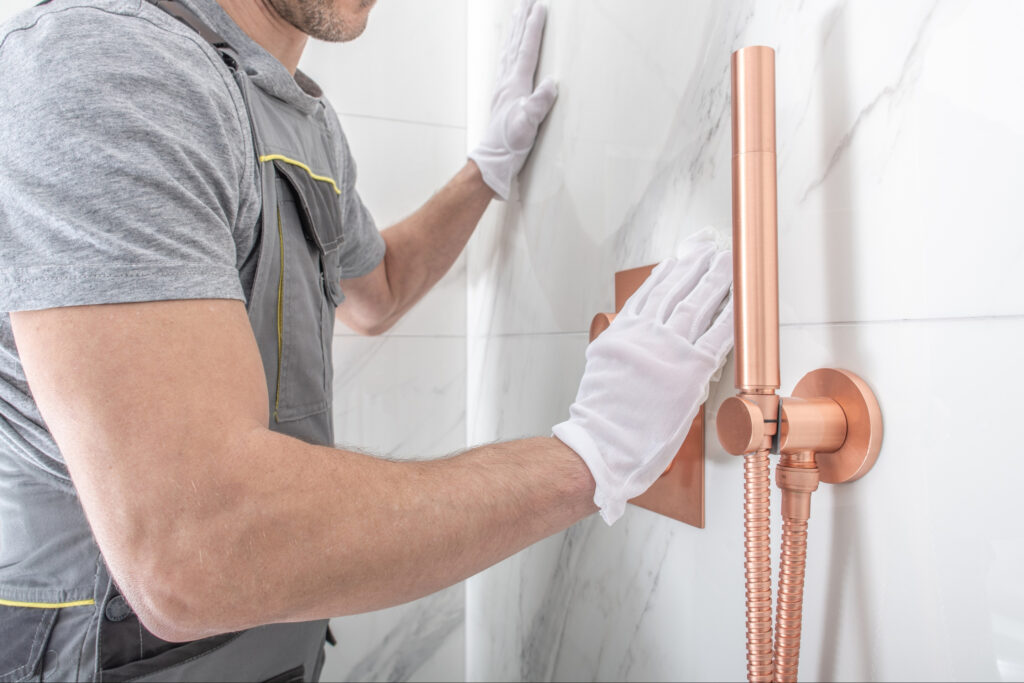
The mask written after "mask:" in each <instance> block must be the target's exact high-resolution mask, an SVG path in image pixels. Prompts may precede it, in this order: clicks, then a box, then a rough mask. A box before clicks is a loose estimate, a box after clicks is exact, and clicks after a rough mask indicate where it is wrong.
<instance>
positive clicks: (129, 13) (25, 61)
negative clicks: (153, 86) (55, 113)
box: [0, 0, 225, 84]
mask: <svg viewBox="0 0 1024 683" xmlns="http://www.w3.org/2000/svg"><path fill="white" fill-rule="evenodd" d="M146 69H152V70H153V71H154V72H156V71H159V70H165V71H166V70H170V71H171V72H172V73H174V74H176V75H182V74H184V75H185V76H186V77H189V76H191V77H195V78H197V79H201V80H210V79H211V78H212V79H214V80H224V73H225V71H224V67H223V64H221V63H220V59H219V57H218V55H217V53H216V51H215V50H214V49H213V48H212V47H211V46H210V45H208V44H207V43H206V42H205V41H204V40H203V39H202V38H201V37H200V36H199V35H198V34H196V33H195V32H194V31H193V30H192V29H190V28H188V27H187V26H185V25H183V24H182V23H180V22H179V21H177V20H176V19H174V18H173V17H171V16H170V15H168V14H167V13H165V12H163V11H161V10H159V9H158V8H156V7H155V6H153V5H152V4H151V3H149V2H147V1H146V0H53V1H52V2H49V3H46V4H44V5H37V6H34V7H31V8H29V9H27V10H25V11H24V12H21V13H20V14H17V15H15V16H14V17H12V18H11V19H9V20H8V21H7V22H5V23H3V24H0V72H2V73H4V75H5V77H13V78H17V76H18V74H19V73H24V74H25V75H28V74H31V75H32V76H33V77H34V78H36V79H39V78H42V79H43V83H44V84H45V83H48V82H49V81H50V80H51V79H60V80H65V79H67V78H69V77H74V75H75V74H83V75H86V74H88V75H90V76H94V75H96V74H97V71H98V70H99V71H100V72H102V71H104V70H113V71H123V73H122V74H121V75H122V76H127V77H130V76H131V75H132V74H133V73H138V72H139V71H142V70H146ZM217 72H221V73H220V74H219V77H218V73H217Z"/></svg>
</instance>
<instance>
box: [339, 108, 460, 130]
mask: <svg viewBox="0 0 1024 683" xmlns="http://www.w3.org/2000/svg"><path fill="white" fill-rule="evenodd" d="M338 116H339V117H344V116H347V117H349V118H353V119H363V120H368V121H387V122H389V123H404V124H408V125H410V126H429V127H431V128H446V129H450V130H461V131H463V132H465V131H466V126H465V125H455V124H452V123H435V122H432V121H415V120H413V119H400V118H395V117H392V116H374V115H372V114H352V113H349V112H342V111H339V112H338Z"/></svg>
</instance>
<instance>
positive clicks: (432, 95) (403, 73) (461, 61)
mask: <svg viewBox="0 0 1024 683" xmlns="http://www.w3.org/2000/svg"><path fill="white" fill-rule="evenodd" d="M300 68H301V69H302V70H303V71H305V72H306V73H308V74H309V75H310V76H311V77H312V78H313V79H314V80H316V81H317V83H319V84H320V85H321V87H323V89H324V92H325V93H326V94H327V96H328V97H329V98H330V100H331V102H332V103H333V104H334V107H335V109H337V110H338V111H339V112H341V113H344V114H359V115H363V116H378V117H383V118H390V119H400V120H403V121H417V122H421V123H432V124H439V125H446V126H459V127H461V126H464V125H465V121H466V0H388V1H387V2H381V3H378V4H377V5H376V6H375V7H374V8H373V9H372V10H371V11H370V17H369V21H368V23H367V27H366V31H365V32H364V33H363V35H362V36H360V37H359V38H356V39H355V40H353V41H351V42H348V43H344V44H340V45H332V44H326V43H321V42H318V41H310V42H309V44H308V45H307V47H306V51H305V53H304V55H303V58H302V62H301V63H300Z"/></svg>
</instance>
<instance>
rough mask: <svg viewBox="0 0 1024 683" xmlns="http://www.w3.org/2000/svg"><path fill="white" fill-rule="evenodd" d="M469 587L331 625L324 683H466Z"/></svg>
mask: <svg viewBox="0 0 1024 683" xmlns="http://www.w3.org/2000/svg"><path fill="white" fill-rule="evenodd" d="M464 593H465V587H464V585H463V584H461V583H459V584H456V585H455V586H452V587H450V588H447V589H445V590H443V591H440V592H438V593H435V594H433V595H430V596H427V597H425V598H422V599H420V600H416V601H414V602H410V603H407V604H405V605H399V606H397V607H391V608H389V609H384V610H378V611H376V612H370V613H367V614H359V615H354V616H349V617H340V618H336V619H332V620H331V631H332V632H333V633H334V636H335V638H337V640H338V645H337V646H335V647H327V649H326V652H327V658H326V659H325V661H324V670H323V674H322V675H321V677H320V679H321V680H323V681H463V680H465V663H464V662H465V638H464V635H465V628H464V612H463V609H464V605H465V598H464Z"/></svg>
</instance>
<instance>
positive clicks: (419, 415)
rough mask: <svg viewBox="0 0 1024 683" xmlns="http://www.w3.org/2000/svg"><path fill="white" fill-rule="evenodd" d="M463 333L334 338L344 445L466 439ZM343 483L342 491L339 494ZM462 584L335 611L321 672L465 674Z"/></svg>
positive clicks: (388, 449)
mask: <svg viewBox="0 0 1024 683" xmlns="http://www.w3.org/2000/svg"><path fill="white" fill-rule="evenodd" d="M465 406H466V350H465V340H464V339H463V338H457V337H456V338H446V337H415V336H412V337H409V336H406V337H356V336H338V337H335V339H334V425H335V437H336V440H337V442H338V444H339V445H340V446H342V447H350V448H354V449H356V450H359V451H363V452H368V453H372V454H374V455H379V456H386V457H389V458H399V459H406V458H409V459H422V458H429V457H438V456H442V455H447V454H449V453H451V452H453V451H456V450H459V449H460V448H462V447H463V446H464V444H465V433H466V427H465V424H466V423H465ZM340 493H341V492H339V494H340ZM464 602H465V599H464V587H463V585H462V584H457V585H455V586H452V587H450V588H448V589H446V590H444V591H441V592H439V593H436V594H434V595H432V596H429V597H426V598H423V599H421V600H417V601H414V602H411V603H408V604H405V605H400V606H398V607H393V608H390V609H387V610H381V611H378V612H372V613H370V614H361V615H355V616H349V617H342V618H338V619H333V620H332V621H331V628H332V630H333V632H334V634H335V636H336V637H337V639H338V646H337V647H334V648H327V660H326V664H325V668H324V674H323V677H322V678H323V680H325V681H331V680H337V681H406V680H411V681H417V680H423V681H437V680H446V681H457V680H463V678H464V671H465V667H464V659H465V639H464V630H463V620H464V619H463V607H464Z"/></svg>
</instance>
